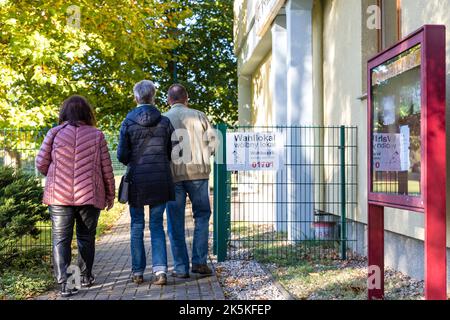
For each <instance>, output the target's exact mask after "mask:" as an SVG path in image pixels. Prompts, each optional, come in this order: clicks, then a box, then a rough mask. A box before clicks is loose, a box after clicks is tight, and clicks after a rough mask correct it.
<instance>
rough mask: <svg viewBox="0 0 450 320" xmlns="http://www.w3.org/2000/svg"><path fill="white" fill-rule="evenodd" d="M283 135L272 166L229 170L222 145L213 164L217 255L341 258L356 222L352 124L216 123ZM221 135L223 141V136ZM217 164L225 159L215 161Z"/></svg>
mask: <svg viewBox="0 0 450 320" xmlns="http://www.w3.org/2000/svg"><path fill="white" fill-rule="evenodd" d="M217 128H218V130H219V131H220V132H221V135H222V137H225V136H226V134H227V132H276V133H278V134H279V135H280V136H281V137H283V141H284V142H283V146H282V151H281V152H282V157H283V161H282V163H281V165H280V166H279V168H278V170H277V171H238V172H237V171H235V172H228V171H227V166H226V164H225V163H226V161H217V159H219V158H220V159H222V157H223V158H225V155H226V143H222V144H221V147H220V148H219V150H218V152H217V154H216V161H215V165H214V244H213V248H214V253H215V254H217V256H218V260H219V261H223V260H225V259H252V258H255V259H258V260H260V261H261V260H262V261H264V260H267V261H270V260H273V259H288V260H290V259H293V260H298V259H346V258H348V257H350V256H352V255H353V252H354V249H355V246H356V239H358V234H357V232H358V228H356V222H355V215H356V214H357V212H356V204H357V128H356V127H345V126H328V127H316V126H314V127H313V126H302V127H296V126H276V127H243V126H240V127H234V128H227V126H226V125H223V124H220V125H218V126H217ZM223 141H226V139H225V138H224V139H223ZM219 162H222V163H219Z"/></svg>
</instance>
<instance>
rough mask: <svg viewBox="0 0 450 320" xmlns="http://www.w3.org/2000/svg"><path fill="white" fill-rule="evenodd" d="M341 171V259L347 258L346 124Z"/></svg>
mask: <svg viewBox="0 0 450 320" xmlns="http://www.w3.org/2000/svg"><path fill="white" fill-rule="evenodd" d="M340 140H341V141H340V144H339V150H340V156H341V161H340V171H341V239H340V240H341V259H342V260H345V259H347V222H346V220H347V219H346V215H347V210H346V209H347V208H346V203H347V201H346V200H347V199H346V197H347V196H346V177H345V126H341V129H340Z"/></svg>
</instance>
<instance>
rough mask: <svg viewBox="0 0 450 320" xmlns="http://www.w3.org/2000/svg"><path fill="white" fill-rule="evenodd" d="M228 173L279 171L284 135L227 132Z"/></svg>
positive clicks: (275, 133)
mask: <svg viewBox="0 0 450 320" xmlns="http://www.w3.org/2000/svg"><path fill="white" fill-rule="evenodd" d="M226 141H227V155H226V156H227V161H226V162H227V170H228V171H277V170H278V169H279V168H280V167H281V163H282V158H281V156H282V154H283V146H284V141H283V135H282V134H280V133H277V132H227V137H226Z"/></svg>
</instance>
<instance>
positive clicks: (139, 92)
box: [133, 80, 156, 104]
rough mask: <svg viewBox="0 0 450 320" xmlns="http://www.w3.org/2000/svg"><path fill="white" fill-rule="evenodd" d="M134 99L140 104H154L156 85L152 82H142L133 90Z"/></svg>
mask: <svg viewBox="0 0 450 320" xmlns="http://www.w3.org/2000/svg"><path fill="white" fill-rule="evenodd" d="M133 93H134V98H135V99H136V102H137V103H139V104H144V103H152V104H153V103H154V101H155V93H156V88H155V84H154V83H153V82H152V81H150V80H142V81H140V82H138V83H136V85H135V86H134V88H133Z"/></svg>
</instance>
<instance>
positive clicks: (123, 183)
mask: <svg viewBox="0 0 450 320" xmlns="http://www.w3.org/2000/svg"><path fill="white" fill-rule="evenodd" d="M155 127H156V126H155ZM152 137H153V131H152V130H151V129H150V134H149V135H148V136H147V137H146V138H145V140H144V143H143V144H142V147H141V150H139V152H138V154H137V155H136V162H137V161H138V160H139V159H140V158H141V157H142V154H143V153H144V148H145V146H146V145H147V143H148V142H149V141H150V139H151V138H152ZM133 168H134V166H132V165H131V164H129V165H128V166H127V171H126V173H125V175H123V176H122V179H121V180H120V185H119V196H118V200H119V202H120V203H123V204H125V203H127V202H128V201H129V199H128V195H129V190H130V184H131V183H132V182H131V180H130V178H131V177H132V176H133V171H134V170H132V169H133Z"/></svg>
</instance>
